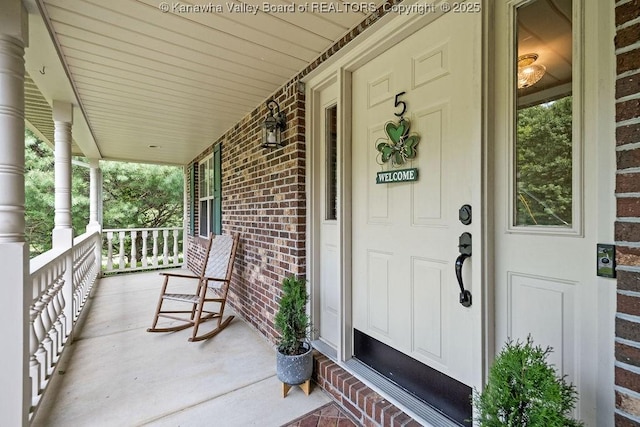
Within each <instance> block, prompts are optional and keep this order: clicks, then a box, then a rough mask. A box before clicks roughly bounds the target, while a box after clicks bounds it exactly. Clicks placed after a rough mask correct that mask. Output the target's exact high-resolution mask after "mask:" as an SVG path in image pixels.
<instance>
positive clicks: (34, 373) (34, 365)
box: [29, 306, 41, 406]
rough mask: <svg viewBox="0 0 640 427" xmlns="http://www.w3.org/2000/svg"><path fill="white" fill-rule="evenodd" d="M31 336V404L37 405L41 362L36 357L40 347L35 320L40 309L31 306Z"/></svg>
mask: <svg viewBox="0 0 640 427" xmlns="http://www.w3.org/2000/svg"><path fill="white" fill-rule="evenodd" d="M29 314H30V316H29V324H30V330H31V331H30V334H29V335H30V336H29V354H30V355H29V377H30V378H31V405H32V406H36V405H37V403H38V399H39V397H40V376H41V375H40V370H41V366H40V362H38V358H37V357H36V352H37V351H38V348H39V342H38V336H37V335H36V326H35V321H36V318H37V317H38V311H37V310H36V309H35V308H34V307H33V306H31V310H30V312H29Z"/></svg>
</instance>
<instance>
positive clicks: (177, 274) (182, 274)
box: [159, 272, 199, 279]
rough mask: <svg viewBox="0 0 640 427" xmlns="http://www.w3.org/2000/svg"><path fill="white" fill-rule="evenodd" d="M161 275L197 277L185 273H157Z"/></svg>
mask: <svg viewBox="0 0 640 427" xmlns="http://www.w3.org/2000/svg"><path fill="white" fill-rule="evenodd" d="M159 274H160V275H162V276H169V277H184V278H186V279H199V277H198V276H195V275H193V274H186V273H165V272H162V273H159Z"/></svg>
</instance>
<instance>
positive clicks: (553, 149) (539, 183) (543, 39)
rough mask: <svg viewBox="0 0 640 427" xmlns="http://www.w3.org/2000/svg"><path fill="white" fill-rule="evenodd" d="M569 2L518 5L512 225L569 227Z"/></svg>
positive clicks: (534, 2) (570, 63)
mask: <svg viewBox="0 0 640 427" xmlns="http://www.w3.org/2000/svg"><path fill="white" fill-rule="evenodd" d="M571 10H572V2H571V0H555V1H553V2H548V1H546V0H536V1H533V2H530V3H527V4H526V5H525V6H522V7H519V8H518V9H517V12H516V13H517V47H518V51H517V58H514V60H515V66H514V72H515V73H516V74H517V78H516V79H515V80H516V84H517V87H516V88H515V90H516V100H517V114H516V117H515V120H516V131H515V194H514V197H515V203H514V206H515V212H514V223H515V225H517V226H559V227H571V225H572V216H573V214H572V211H573V197H572V186H573V170H572V168H573V165H572V155H573V138H572V134H573V132H572V128H573V123H572V122H573V114H572V112H573V108H572V104H573V103H572V96H571V87H572V22H571Z"/></svg>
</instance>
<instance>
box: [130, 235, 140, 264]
mask: <svg viewBox="0 0 640 427" xmlns="http://www.w3.org/2000/svg"><path fill="white" fill-rule="evenodd" d="M137 237H138V233H137V232H136V230H131V264H130V265H129V268H132V269H133V268H136V267H138V260H137V259H136V255H137V254H136V238H137Z"/></svg>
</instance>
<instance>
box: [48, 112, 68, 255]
mask: <svg viewBox="0 0 640 427" xmlns="http://www.w3.org/2000/svg"><path fill="white" fill-rule="evenodd" d="M53 124H54V127H55V133H54V139H55V152H54V156H55V170H54V174H55V216H54V223H55V226H54V228H53V245H52V246H53V247H54V248H70V247H71V246H72V245H73V228H72V223H71V125H72V124H73V105H71V103H69V102H60V101H55V100H54V101H53Z"/></svg>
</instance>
